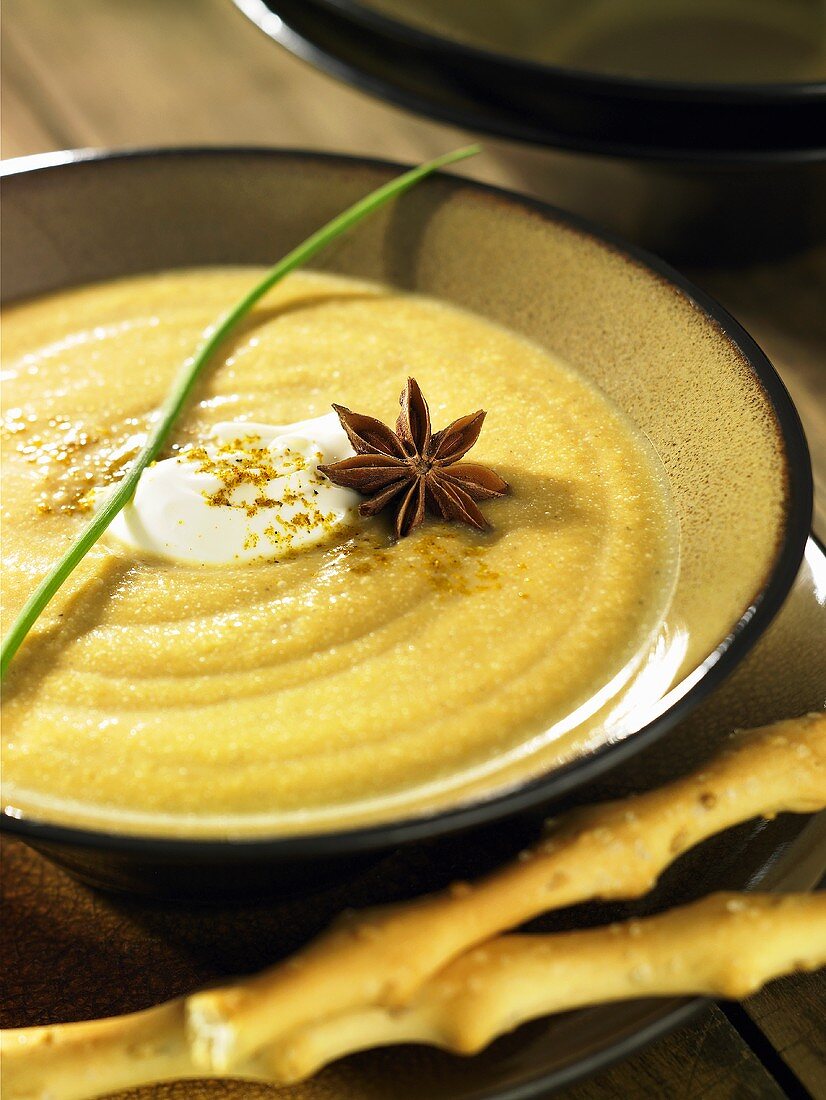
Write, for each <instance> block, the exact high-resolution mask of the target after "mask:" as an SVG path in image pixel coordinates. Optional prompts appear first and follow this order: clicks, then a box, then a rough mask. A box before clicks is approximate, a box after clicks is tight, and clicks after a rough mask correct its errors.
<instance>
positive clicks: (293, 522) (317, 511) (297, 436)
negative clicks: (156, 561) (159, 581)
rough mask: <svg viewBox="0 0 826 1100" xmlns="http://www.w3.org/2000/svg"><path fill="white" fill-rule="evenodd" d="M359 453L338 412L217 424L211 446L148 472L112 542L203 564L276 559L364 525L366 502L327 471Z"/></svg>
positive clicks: (208, 443)
mask: <svg viewBox="0 0 826 1100" xmlns="http://www.w3.org/2000/svg"><path fill="white" fill-rule="evenodd" d="M353 453H354V452H353V449H352V447H351V446H350V442H349V440H348V439H347V436H346V435H345V433H344V431H343V430H342V428H341V425H340V424H339V422H338V418H337V417H336V415H335V413H328V414H327V415H325V416H319V417H316V418H314V419H312V420H302V421H298V422H297V423H295V424H287V425H281V426H277V425H271V424H250V423H221V424H216V425H215V426H214V427H213V429H212V432H211V436H210V438H209V439H208V440H207V441H206V442H205V443H204V444H203V445H202V446H193V447H187V448H186V449H185V450H182V451H181V452H180V453H179V454H177V455H175V456H174V457H172V458H167V459H163V460H162V461H160V462H156V463H155V464H154V465H152V466H150V467H148V468H147V469H146V470H144V472H143V474H142V475H141V478H140V481H139V482H138V487H137V490H136V491H135V495H134V497H133V498H132V500H131V502H130V503H129V504H128V505H127V506H126V507H125V508H124V509H123V510H122V511H121V512H120V513H119V514H118V515H117V516H116V517H115V519H114V520H113V522H112V524H111V526H110V527H109V535H110V536H111V537H112V538H113V539H115V540H116V541H117V542H119V543H121V544H125V545H126V546H128V547H130V548H131V549H133V550H136V551H138V552H140V553H142V554H147V553H148V554H153V555H159V556H161V557H164V558H169V559H172V560H175V561H184V562H189V563H195V564H198V563H201V564H204V565H222V564H234V565H237V564H238V562H239V561H244V562H247V561H249V562H251V561H257V560H265V561H266V560H270V561H271V560H274V559H278V558H282V557H284V556H286V555H288V554H291V553H293V552H294V551H296V550H303V549H308V548H309V547H312V546H315V545H317V544H318V543H319V542H322V541H323V540H325V539H327V538H329V536H330V535H331V534H332V533H333V532H334V531H335V530H337V529H338V528H341V527H343V526H347V525H351V524H353V523H355V521H356V516H357V510H358V505H359V501H360V499H361V498H360V497H359V495H358V493H355V492H353V491H351V490H350V489H342V488H340V487H339V486H337V485H333V483H332V482H331V481H329V480H328V479H327V478H326V477H325V476H324V475H323V474H322V473H320V472H319V470H318V466H319V465H322V464H324V463H328V462H337V461H339V460H340V459H342V458H346V457H347V456H348V455H352V454H353Z"/></svg>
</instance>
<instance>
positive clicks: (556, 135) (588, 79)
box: [232, 0, 826, 167]
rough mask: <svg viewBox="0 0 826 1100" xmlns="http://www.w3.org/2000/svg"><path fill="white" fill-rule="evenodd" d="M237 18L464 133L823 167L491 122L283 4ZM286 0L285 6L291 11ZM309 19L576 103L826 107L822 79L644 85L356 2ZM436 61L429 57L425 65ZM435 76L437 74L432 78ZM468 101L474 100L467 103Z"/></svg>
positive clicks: (313, 6) (774, 155)
mask: <svg viewBox="0 0 826 1100" xmlns="http://www.w3.org/2000/svg"><path fill="white" fill-rule="evenodd" d="M232 2H233V3H234V4H235V6H236V7H237V8H238V10H239V11H240V12H241V13H242V14H243V15H245V16H246V17H247V18H248V19H249V20H250V21H251V22H252V23H253V24H254V25H255V26H257V27H258V28H259V29H260V30H261V31H263V33H264V34H266V35H267V36H268V37H269V38H271V39H272V40H273V41H275V42H277V43H278V44H279V45H280V46H283V47H284V48H285V49H286V50H288V51H289V52H290V53H292V54H294V55H295V56H296V57H298V58H300V59H301V60H302V61H305V62H306V63H307V64H309V65H312V66H313V67H314V68H317V69H320V70H321V71H323V72H326V73H329V74H330V75H331V76H333V77H335V78H336V79H338V80H341V81H342V82H343V83H345V84H347V85H348V86H351V87H355V88H358V89H360V90H362V91H365V92H367V93H368V94H370V95H372V96H375V97H377V98H378V99H380V100H382V101H384V102H387V103H391V104H395V105H396V106H399V107H402V108H404V109H405V110H408V111H412V112H414V113H416V114H419V115H422V116H424V117H425V118H429V119H434V120H437V121H440V122H447V123H450V124H452V125H454V126H461V127H464V128H465V129H473V130H479V131H482V132H484V133H488V134H492V135H494V136H497V137H500V138H506V139H508V140H511V141H520V142H526V143H528V144H532V145H539V146H542V147H551V148H555V149H559V150H562V151H569V152H581V153H586V154H589V155H598V156H606V157H619V158H631V159H634V160H640V161H651V162H654V163H659V162H665V163H669V164H674V163H681V164H690V165H709V166H720V167H737V166H743V165H745V166H748V165H758V164H759V165H798V164H808V163H821V162H822V161H824V160H826V144H824V143H823V142H821V143H820V144H804V145H799V146H797V145H795V146H790V147H788V148H786V147H782V146H781V147H775V146H769V147H767V148H753V147H751V146H745V147H743V148H734V149H726V148H722V147H721V148H716V147H714V146H710V147H706V146H703V145H702V144H698V145H695V144H679V143H678V144H675V145H665V144H657V143H653V144H645V143H640V142H634V141H625V140H623V141H613V140H607V139H605V140H604V139H601V138H598V137H595V136H593V135H591V134H582V135H573V134H567V133H562V132H559V131H556V130H554V129H553V128H552V127H551V126H550V125H545V124H543V123H541V122H540V123H536V122H534V121H533V120H531V119H525V118H523V117H516V116H514V117H513V118H510V117H504V118H500V117H498V116H492V115H491V114H490V113H489V112H488V111H486V110H485V108H484V106H483V105H480V104H478V103H475V102H469V103H468V105H457V104H453V103H446V102H445V101H444V99H443V97H440V94H439V92H438V90H437V91H436V92H434V93H432V94H430V95H428V94H427V93H425V92H423V91H422V90H421V85H420V84H419V85H417V86H416V87H415V88H411V87H409V86H406V85H405V86H402V85H401V84H398V83H396V82H393V81H392V80H389V79H387V78H386V77H385V76H383V75H382V74H380V73H379V74H376V73H375V72H374V71H373V70H372V69H369V68H367V67H365V66H363V65H361V64H360V63H359V62H358V60H353V59H352V57H351V56H350V54H349V53H348V50H347V48H346V47H345V48H343V49H338V50H337V49H332V48H330V47H329V46H328V45H327V44H324V43H319V42H318V41H317V38H316V36H315V35H314V34H313V30H314V29H317V28H316V26H315V23H314V24H313V27H312V29H308V28H307V27H306V26H305V27H303V28H299V27H297V26H296V25H295V24H294V20H295V14H294V13H292V14H282V11H281V4H280V2H279V0H232ZM291 2H292V0H286V3H288V4H289V3H291ZM307 9H309V10H307V12H306V17H307V19H309V20H311V21H313V20H315V21H319V20H320V21H321V24H320V25H321V26H322V27H323V28H324V29H326V30H328V31H329V29H330V27H329V25H328V24H327V23H325V21H329V20H340V21H341V20H343V21H344V22H345V23H346V24H348V26H349V27H350V28H352V29H353V30H354V31H356V32H357V31H359V30H361V31H362V32H365V33H367V34H372V35H374V36H376V37H377V38H378V39H379V41H380V40H381V38H382V37H383V38H384V39H385V40H386V39H387V38H390V39H391V40H393V43H394V45H395V46H397V47H399V48H405V47H407V48H411V49H413V50H417V51H420V52H423V53H424V52H425V51H428V52H430V53H432V54H433V55H434V56H435V63H436V64H439V61H440V59H441V60H442V61H444V62H447V61H450V60H451V59H452V60H455V59H456V58H457V57H458V58H460V59H462V60H465V61H467V62H470V63H473V64H488V65H494V66H495V67H496V69H497V70H498V72H499V75H500V76H501V77H503V78H504V77H509V78H515V79H519V78H522V79H530V78H531V77H534V78H537V77H539V78H542V79H546V80H547V79H549V78H551V79H553V80H554V81H555V85H556V87H557V90H558V91H565V92H567V93H570V94H574V95H585V96H590V97H594V98H596V99H599V100H610V99H611V98H615V97H620V98H623V99H625V100H628V101H636V102H637V103H639V104H641V105H645V103H647V102H650V103H662V102H664V101H666V102H670V103H674V104H682V105H683V106H686V105H691V104H692V103H700V104H704V105H711V106H717V107H719V108H721V109H723V108H732V107H746V108H749V107H757V108H761V107H764V106H766V105H777V104H778V102H780V104H781V105H782V106H789V105H793V104H798V105H801V106H803V105H818V106H819V105H823V106H826V81H823V82H817V81H811V82H801V83H785V84H783V83H780V82H778V83H776V84H739V85H738V84H731V85H726V84H710V83H709V84H702V83H696V84H688V83H680V82H678V81H672V82H669V81H654V80H650V81H646V80H644V79H641V78H640V79H635V78H633V77H621V76H616V77H614V76H603V75H601V74H598V73H589V72H587V71H584V70H582V71H580V70H575V69H566V68H564V67H562V66H543V65H542V64H541V63H538V62H531V61H528V60H525V59H521V60H520V59H518V58H513V59H510V58H508V57H507V55H504V54H497V53H494V52H493V51H489V50H485V49H483V48H482V47H474V46H471V45H467V44H463V43H458V42H457V43H455V44H453V43H451V42H450V41H449V40H447V39H441V38H439V37H437V36H435V35H432V34H430V33H429V32H427V31H423V30H419V29H417V28H413V27H408V25H407V24H405V23H402V22H401V21H399V20H394V19H393V18H392V17H390V16H385V15H381V14H380V13H378V12H375V13H374V12H369V13H368V10H367V9H366V8H363V7H362V6H361V5H360V4H358V3H357V2H356V3H353V2H351V0H340V2H339V0H310V3H308V4H307ZM429 60H430V61H431V63H432V61H433V58H431V59H429ZM437 75H439V76H441V74H437ZM471 98H472V97H471Z"/></svg>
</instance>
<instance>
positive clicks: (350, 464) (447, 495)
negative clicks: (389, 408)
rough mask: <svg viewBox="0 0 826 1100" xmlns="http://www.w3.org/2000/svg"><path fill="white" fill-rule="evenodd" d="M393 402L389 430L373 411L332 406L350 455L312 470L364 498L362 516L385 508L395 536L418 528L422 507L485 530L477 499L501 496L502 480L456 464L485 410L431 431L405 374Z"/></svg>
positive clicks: (419, 394)
mask: <svg viewBox="0 0 826 1100" xmlns="http://www.w3.org/2000/svg"><path fill="white" fill-rule="evenodd" d="M399 404H400V405H401V407H402V411H401V412H400V413H399V418H398V420H397V421H396V430H395V432H394V431H393V430H392V429H391V428H388V427H387V425H386V424H382V422H381V421H380V420H376V419H375V418H374V417H372V416H365V415H364V414H363V413H354V412H351V411H350V409H345V408H344V407H343V406H342V405H333V408H334V409H335V411H336V413H337V414H338V418H339V420H340V421H341V426H342V428H344V430H345V432H346V433H347V437H348V439H349V440H350V443H351V444H352V446H353V449H354V450H355V452H356V453H355V455H354V456H353V457H352V458H345V459H343V460H342V461H341V462H333V463H330V464H329V465H327V466H319V470H321V472H322V473H323V474H326V476H327V477H328V478H329V479H330V481H332V482H335V484H336V485H342V486H344V487H345V488H346V489H355V490H356V492H358V493H361V494H362V495H363V496H365V497H367V500H365V501H364V502H363V503H362V504H361V506H360V507H359V513H360V514H361V515H362V516H374V515H376V514H377V513H378V512H380V511H382V509H383V508H386V507H387V506H388V505H390V506H392V508H393V509H394V511H395V524H394V526H395V531H396V537H397V538H403V537H404V536H405V535H409V534H410V532H411V531H413V530H414V529H415V528H416V527H418V526H419V524H420V523H421V522H422V520H423V519H424V516H425V510H428V511H430V512H432V513H434V514H435V515H441V516H442V517H443V518H444V519H447V520H458V521H459V522H461V523H467V524H470V526H471V527H476V528H478V529H479V530H484V529H485V528H487V527H489V526H490V524H489V523H488V521H487V520H486V519H485V517H484V516H483V515H482V513H481V511H480V510H479V508H478V507H477V504H476V501H477V500H487V499H489V498H490V497H501V496H504V494H505V493H507V492H508V489H509V487H508V483H507V482H506V481H503V480H502V478H501V477H499V475H498V474H495V473H494V472H493V470H489V469H487V467H486V466H480V465H478V464H477V463H475V462H460V461H459V460H460V459H461V458H462V457H463V456H464V455H466V454H467V452H468V451H469V450H470V448H471V447H472V446H473V445H474V443H475V442H476V440H477V439H478V438H479V433H480V432H481V430H482V423H483V421H484V419H485V412H484V410H483V409H479V410H478V411H477V412H475V413H470V414H469V415H468V416H461V417H459V419H458V420H454V421H453V423H452V424H450V425H449V426H448V427H447V428H444V429H443V430H442V431H440V432H435V433H431V430H430V410H429V409H428V407H427V402H426V401H425V399H424V396H423V395H422V391H421V390H420V389H419V384H418V382H416V380H415V378H408V380H407V385H406V386H405V388H404V389H403V390H402V393H401V397H400V398H399Z"/></svg>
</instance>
